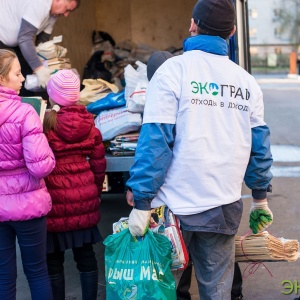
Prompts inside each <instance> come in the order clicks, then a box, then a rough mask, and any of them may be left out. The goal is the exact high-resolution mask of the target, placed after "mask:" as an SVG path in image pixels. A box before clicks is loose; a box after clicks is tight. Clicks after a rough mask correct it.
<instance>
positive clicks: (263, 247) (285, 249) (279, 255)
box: [235, 231, 299, 262]
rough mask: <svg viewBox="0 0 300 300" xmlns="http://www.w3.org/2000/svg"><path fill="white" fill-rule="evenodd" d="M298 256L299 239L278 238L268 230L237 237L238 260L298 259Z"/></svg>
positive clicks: (236, 252) (236, 251) (236, 255)
mask: <svg viewBox="0 0 300 300" xmlns="http://www.w3.org/2000/svg"><path fill="white" fill-rule="evenodd" d="M298 257H299V242H298V240H290V239H284V238H276V237H274V236H272V235H271V234H269V233H268V232H267V231H263V232H261V233H258V234H251V235H248V236H246V237H244V236H236V237H235V261H236V262H253V261H296V260H297V259H298Z"/></svg>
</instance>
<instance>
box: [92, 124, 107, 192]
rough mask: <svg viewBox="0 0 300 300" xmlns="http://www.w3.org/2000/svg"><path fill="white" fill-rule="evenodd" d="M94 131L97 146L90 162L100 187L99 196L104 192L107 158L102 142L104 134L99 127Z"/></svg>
mask: <svg viewBox="0 0 300 300" xmlns="http://www.w3.org/2000/svg"><path fill="white" fill-rule="evenodd" d="M92 132H93V133H94V134H95V146H94V149H93V151H92V152H91V153H90V156H89V163H90V166H91V170H92V172H93V173H94V176H95V183H96V185H97V187H98V193H99V196H100V195H101V193H102V186H103V181H104V177H105V170H106V159H105V148H104V145H103V143H102V136H101V133H100V131H99V130H98V129H97V128H93V129H92Z"/></svg>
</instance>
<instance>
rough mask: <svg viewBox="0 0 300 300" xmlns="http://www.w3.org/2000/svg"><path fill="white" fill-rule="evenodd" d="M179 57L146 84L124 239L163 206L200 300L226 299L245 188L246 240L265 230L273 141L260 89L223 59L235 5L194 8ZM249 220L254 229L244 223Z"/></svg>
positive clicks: (224, 2)
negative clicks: (179, 235)
mask: <svg viewBox="0 0 300 300" xmlns="http://www.w3.org/2000/svg"><path fill="white" fill-rule="evenodd" d="M189 31H190V33H191V37H189V38H187V39H186V40H185V41H184V44H183V50H184V53H183V54H182V55H178V56H175V57H172V58H169V59H168V60H167V61H166V62H164V63H163V64H162V66H160V67H159V68H158V69H157V71H156V72H155V74H154V75H153V77H152V79H151V80H150V82H149V85H148V87H147V92H146V104H145V110H144V116H143V125H142V129H141V133H140V137H139V141H138V145H137V149H136V154H135V162H134V165H133V166H132V168H131V169H130V178H129V180H128V181H127V183H126V185H127V187H128V188H129V191H128V192H127V202H128V204H130V205H133V206H134V208H133V210H132V211H131V213H130V216H129V230H130V232H131V234H132V235H134V236H142V235H143V234H145V232H146V230H147V226H148V224H149V220H150V215H151V213H150V209H151V207H157V206H160V205H167V206H168V207H169V208H170V209H171V210H172V211H173V212H174V214H176V215H177V216H178V218H179V220H180V224H181V228H182V232H183V236H184V239H185V242H186V244H187V246H188V250H189V253H190V255H191V258H192V261H193V264H194V269H195V274H196V278H197V282H198V287H199V295H200V298H201V299H205V300H221V299H222V300H223V299H225V300H228V299H230V297H231V296H230V294H231V287H232V280H233V272H234V260H235V259H234V250H235V246H234V240H235V239H234V236H235V234H236V232H237V229H238V226H239V224H240V220H241V216H242V210H243V203H242V200H241V189H242V183H243V181H245V183H246V185H247V186H248V187H249V188H250V189H251V190H252V196H253V201H252V207H251V212H252V214H251V217H253V212H255V215H257V213H258V212H260V211H262V212H263V213H264V214H265V215H266V216H267V218H268V221H267V222H263V221H262V219H260V218H258V219H257V222H256V223H255V226H254V225H253V224H254V223H253V221H251V222H252V223H250V227H251V229H252V230H253V232H257V229H259V230H263V229H265V228H266V227H267V226H268V225H270V224H271V222H272V219H273V215H272V212H271V210H270V209H269V207H268V201H267V191H271V185H270V181H271V179H272V174H271V172H270V168H271V164H272V155H271V151H270V140H269V136H270V131H269V128H268V127H267V125H266V123H265V122H264V104H263V95H262V92H261V89H260V88H259V86H258V85H257V83H256V81H255V79H254V78H253V76H251V75H250V74H249V73H247V72H246V71H245V70H244V69H242V68H241V67H240V66H238V65H237V64H235V63H234V62H232V61H230V60H229V58H228V45H227V41H226V39H227V38H229V37H230V36H232V35H233V34H234V33H235V8H234V5H233V3H232V0H199V1H198V2H197V3H196V5H195V7H194V9H193V13H192V19H191V26H190V29H189ZM251 220H252V219H251Z"/></svg>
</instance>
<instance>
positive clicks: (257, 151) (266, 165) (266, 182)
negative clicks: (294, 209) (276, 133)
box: [244, 125, 273, 200]
mask: <svg viewBox="0 0 300 300" xmlns="http://www.w3.org/2000/svg"><path fill="white" fill-rule="evenodd" d="M251 132H252V147H251V154H250V159H249V163H248V166H247V169H246V174H245V177H244V180H245V183H246V185H247V186H248V187H249V188H250V189H251V190H252V196H253V198H254V199H256V200H263V199H265V198H266V197H267V191H270V189H271V186H270V182H271V179H272V177H273V175H272V173H271V171H270V169H271V166H272V162H273V159H272V154H271V149H270V130H269V128H268V126H267V125H264V126H257V127H253V128H252V129H251Z"/></svg>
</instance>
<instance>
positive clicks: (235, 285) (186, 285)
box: [176, 259, 243, 300]
mask: <svg viewBox="0 0 300 300" xmlns="http://www.w3.org/2000/svg"><path fill="white" fill-rule="evenodd" d="M192 271H193V263H192V260H191V259H190V260H189V263H188V266H187V267H186V269H185V270H184V271H183V273H182V276H181V278H180V280H179V283H178V286H177V290H176V294H177V300H191V295H190V292H189V289H190V287H191V281H192ZM242 284H243V278H242V274H241V270H240V267H239V264H238V263H235V264H234V275H233V282H232V289H231V299H236V298H238V297H240V296H242V295H243V294H242Z"/></svg>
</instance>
